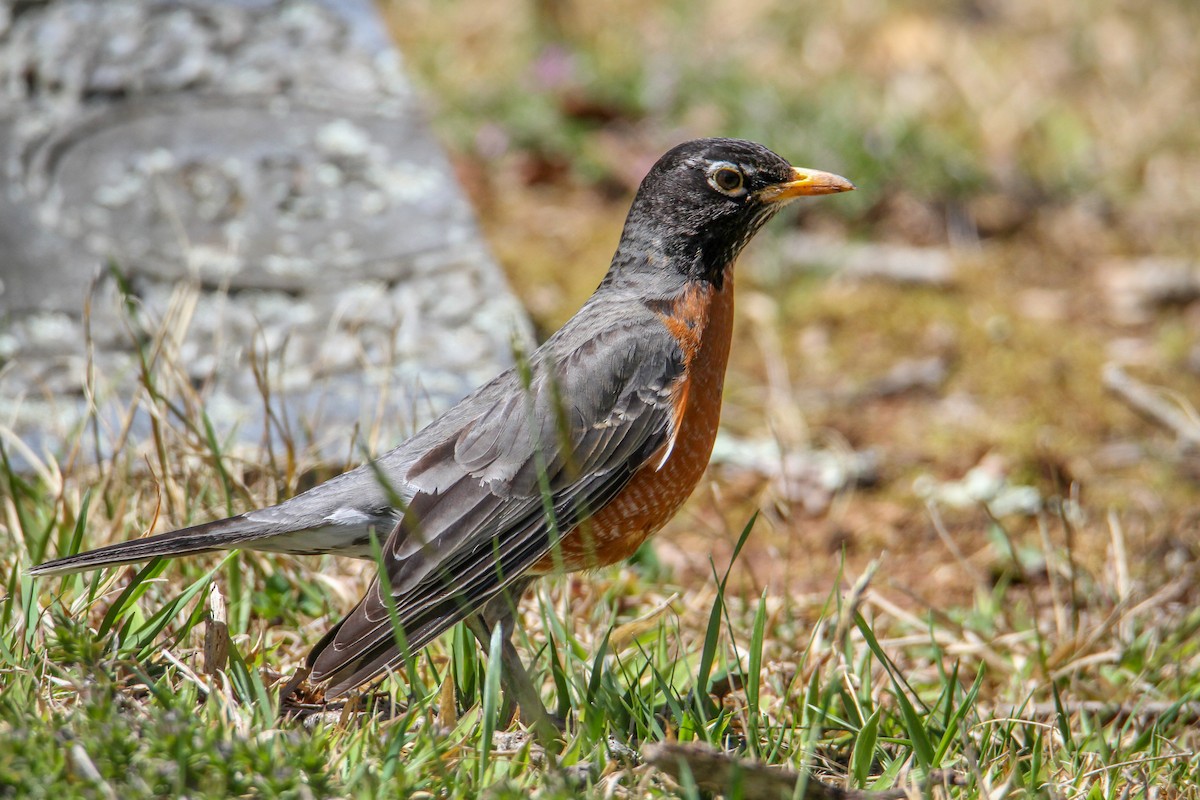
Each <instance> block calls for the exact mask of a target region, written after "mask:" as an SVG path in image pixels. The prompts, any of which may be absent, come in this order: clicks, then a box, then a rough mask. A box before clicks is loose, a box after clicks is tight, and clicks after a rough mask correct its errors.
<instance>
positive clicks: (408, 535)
mask: <svg viewBox="0 0 1200 800" xmlns="http://www.w3.org/2000/svg"><path fill="white" fill-rule="evenodd" d="M853 188H854V186H853V185H852V184H851V183H850V182H849V181H847V180H846V179H845V178H841V177H839V176H837V175H832V174H830V173H827V172H819V171H816V170H809V169H800V168H796V167H793V166H791V165H790V164H789V163H788V162H787V161H785V160H784V159H782V158H780V157H779V156H778V155H776V154H775V153H773V152H771V151H770V150H768V149H767V148H765V147H763V146H761V145H758V144H754V143H752V142H746V141H741V140H737V139H698V140H695V141H690V142H686V143H684V144H681V145H679V146H677V147H675V148H674V149H672V150H671V151H669V152H668V153H666V155H664V156H663V157H662V158H661V159H659V161H658V162H657V163H656V164H655V165H654V167H653V168H651V170H650V172H649V174H647V175H646V177H645V179H644V180H643V181H642V184H641V186H640V187H639V189H638V192H637V195H636V197H635V198H634V200H633V206H632V207H631V208H630V211H629V216H628V218H627V219H626V221H625V228H624V231H623V232H622V234H621V241H620V244H619V245H618V247H617V252H616V255H614V256H613V260H612V264H611V266H610V267H609V270H608V273H607V274H606V275H605V276H604V279H603V280H602V281H601V282H600V285H599V287H598V288H597V289H596V292H595V293H594V294H593V295H592V296H591V297H590V298H589V299H588V301H587V302H586V303H585V304H584V306H583V308H582V309H580V311H579V312H578V313H577V314H575V316H574V317H572V318H571V319H570V320H569V321H568V322H567V323H566V324H565V325H564V326H563V327H562V329H561V330H559V331H558V332H557V333H555V334H554V335H553V336H551V337H550V338H549V340H547V341H546V343H545V344H543V345H542V346H541V347H539V348H538V349H537V350H536V351H534V352H533V353H532V354H531V355H530V356H529V358H528V362H527V364H525V365H524V366H519V367H517V368H514V369H510V370H508V371H507V372H504V373H503V374H501V375H499V376H498V377H497V378H495V379H494V380H492V381H491V382H490V383H487V384H485V385H483V386H481V387H480V388H478V389H476V390H475V391H474V392H472V393H471V394H470V395H468V396H467V397H466V398H465V399H464V400H462V401H461V402H460V403H458V405H456V406H454V407H453V408H451V409H450V410H449V411H447V412H445V413H444V414H442V415H441V416H440V417H438V418H437V419H436V420H434V421H433V422H432V423H431V424H430V425H429V426H428V427H426V428H424V429H423V430H421V431H420V432H419V433H417V434H416V435H415V436H413V437H412V438H411V439H409V440H408V441H406V442H404V443H403V444H401V445H400V446H399V447H396V448H395V449H393V450H391V451H389V452H388V453H386V454H384V455H383V456H380V457H379V458H378V459H376V460H374V461H373V462H370V463H368V464H364V465H363V466H360V467H358V468H357V469H354V470H351V471H350V472H347V473H345V474H343V475H340V476H338V477H336V478H333V479H332V480H329V481H327V482H325V483H323V484H320V485H319V486H316V487H314V488H313V489H310V490H308V491H306V492H304V493H302V494H299V495H296V496H295V497H293V498H292V499H290V500H287V501H285V502H283V503H280V504H279V505H275V506H271V507H269V508H263V509H259V510H257V511H250V512H247V513H245V514H241V515H239V516H236V517H231V518H229V519H223V520H219V521H216V522H208V523H204V524H202V525H196V526H193V527H190V528H184V529H182V530H177V531H172V532H170V533H162V534H158V535H156V536H151V537H148V538H144V539H138V540H135V541H130V542H123V543H120V544H114V545H110V546H108V547H102V548H100V549H97V550H93V551H91V552H86V553H81V554H79V555H74V556H68V557H65V558H60V559H57V560H54V561H48V562H46V563H44V564H41V565H39V566H37V567H35V568H33V569H32V570H31V572H30V574H32V575H51V574H58V573H67V572H76V571H80V570H86V569H94V568H97V567H103V566H107V565H111V564H121V563H127V562H131V561H141V560H145V559H149V558H153V557H155V556H180V555H187V554H191V553H203V552H208V551H211V550H219V549H231V548H249V549H253V550H267V551H271V552H283V553H294V554H301V555H311V554H319V553H335V554H338V555H344V556H355V557H359V558H371V557H372V547H371V538H372V536H373V535H378V536H379V537H380V541H382V566H381V569H382V572H381V574H380V575H377V576H376V578H375V580H374V581H373V582H372V583H371V586H370V588H369V589H368V590H367V593H366V595H365V596H364V597H363V599H362V600H361V601H360V602H359V604H358V605H357V606H356V607H355V608H354V610H352V611H351V612H350V613H349V614H348V615H347V616H346V617H345V618H344V619H342V620H341V621H340V622H339V623H338V624H337V625H335V626H334V627H333V629H332V630H330V631H329V632H328V633H327V634H326V635H325V636H324V638H322V639H321V641H320V642H319V643H318V644H317V645H316V647H315V648H314V649H313V651H312V652H311V654H310V655H309V656H308V666H309V669H310V670H311V673H310V679H311V680H313V681H314V682H324V683H326V684H327V687H328V688H327V692H326V696H327V697H334V696H337V695H339V694H342V693H345V692H347V691H349V690H351V689H354V688H355V687H358V686H360V685H362V684H364V683H366V682H368V681H370V680H372V679H373V678H376V677H378V676H380V675H381V674H383V673H384V672H385V671H387V670H388V669H390V668H393V667H395V666H397V665H398V664H399V663H400V661H401V660H402V658H403V657H404V655H405V654H404V653H402V652H401V650H400V648H399V647H398V645H397V636H396V635H395V631H394V628H393V618H392V615H393V614H394V615H395V618H396V619H397V620H398V621H399V623H400V624H401V626H402V630H403V634H404V641H405V642H406V643H407V647H408V652H415V651H416V650H417V649H418V648H420V647H422V646H424V645H425V644H427V643H428V642H429V641H430V640H432V639H433V638H434V637H436V636H437V635H439V634H440V633H442V632H443V631H445V630H446V629H447V628H449V627H450V626H451V625H453V624H454V623H456V622H458V621H460V620H464V619H467V620H468V621H469V622H470V624H471V625H472V630H473V631H474V632H475V633H476V635H477V636H479V637H480V638H486V637H489V633H488V630H489V628H490V627H491V626H493V625H496V624H499V625H502V626H504V627H503V633H504V643H505V644H504V671H503V673H502V674H503V675H504V677H505V687H506V689H507V690H508V691H509V692H510V696H515V699H516V700H517V702H518V703H519V704H520V706H521V710H522V714H523V715H525V716H526V719H527V720H529V719H531V718H538V721H539V722H540V721H542V720H544V717H542V716H541V715H543V714H544V709H543V707H542V705H541V701H540V698H539V697H538V694H537V691H536V690H535V689H534V688H533V687H532V684H531V683H530V682H529V679H528V677H527V676H526V675H525V673H524V670H523V668H522V667H521V664H520V659H519V658H518V657H517V656H516V653H515V650H514V649H513V648H512V645H511V643H509V636H510V635H511V623H512V619H513V614H514V601H515V600H518V599H519V598H520V596H521V594H522V592H523V590H524V589H525V587H526V586H527V585H528V583H529V582H530V581H531V580H532V579H533V578H535V577H538V576H541V575H546V574H548V573H552V572H558V571H563V570H579V569H587V568H592V567H600V566H604V565H606V564H611V563H614V562H616V561H619V560H621V559H623V558H626V557H627V556H629V555H630V554H632V553H633V552H634V550H636V549H637V548H638V546H639V545H641V544H642V542H644V541H645V540H646V538H647V537H649V536H650V535H651V534H653V533H655V532H656V531H657V530H659V529H660V528H661V527H662V526H663V525H664V524H665V523H666V522H667V521H668V520H669V519H670V518H671V517H672V516H673V515H674V514H675V512H676V511H677V510H678V509H679V507H680V506H681V505H682V504H683V502H684V500H685V499H687V497H688V495H689V494H691V492H692V489H693V488H694V487H695V486H696V484H697V482H698V481H699V480H700V476H701V474H702V473H703V472H704V469H705V467H706V466H707V464H708V459H709V455H710V453H711V452H712V446H713V440H714V438H715V437H716V433H717V421H718V418H719V416H720V411H721V391H722V385H723V382H724V377H725V365H726V362H727V361H728V358H729V348H730V334H731V332H732V328H733V263H734V260H735V259H736V258H737V256H738V253H739V252H740V251H741V249H742V247H743V246H745V244H746V243H747V242H748V241H749V240H750V238H751V237H752V236H753V235H754V234H755V233H756V232H757V231H758V230H759V228H761V227H762V225H763V224H764V223H765V222H766V221H767V220H768V219H770V218H771V217H772V216H773V215H774V214H776V213H777V212H778V211H779V210H780V209H781V208H783V207H784V205H786V204H787V202H788V201H790V200H792V199H793V198H796V197H801V196H804V195H819V194H832V193H834V192H844V191H848V190H851V189H853ZM381 578H382V580H381ZM385 592H386V593H388V594H389V596H388V597H386V598H385V596H384V594H385ZM389 606H391V607H392V608H391V610H389ZM484 645H485V647H486V641H485V642H484Z"/></svg>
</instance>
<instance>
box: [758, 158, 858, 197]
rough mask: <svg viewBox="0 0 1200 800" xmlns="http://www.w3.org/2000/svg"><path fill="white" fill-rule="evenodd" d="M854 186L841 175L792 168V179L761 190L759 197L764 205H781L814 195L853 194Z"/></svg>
mask: <svg viewBox="0 0 1200 800" xmlns="http://www.w3.org/2000/svg"><path fill="white" fill-rule="evenodd" d="M852 191H854V184H853V183H851V182H850V181H848V180H846V179H845V178H843V177H842V176H841V175H834V174H833V173H832V172H821V171H820V170H819V169H804V168H803V167H792V179H791V180H790V181H784V182H783V183H777V184H775V185H774V186H768V187H767V188H765V189H760V190H759V192H758V197H759V199H760V200H762V202H764V203H780V202H783V201H786V200H791V199H793V198H796V197H806V196H809V195H814V194H837V193H838V192H852Z"/></svg>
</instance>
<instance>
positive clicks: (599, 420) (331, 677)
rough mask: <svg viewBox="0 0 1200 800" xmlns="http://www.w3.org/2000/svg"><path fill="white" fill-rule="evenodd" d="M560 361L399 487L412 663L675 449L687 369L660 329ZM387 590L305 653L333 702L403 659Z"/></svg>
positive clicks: (369, 597)
mask: <svg viewBox="0 0 1200 800" xmlns="http://www.w3.org/2000/svg"><path fill="white" fill-rule="evenodd" d="M560 350H561V348H560ZM553 352H554V350H553V349H546V350H543V351H539V353H538V354H537V355H538V356H539V357H540V362H535V367H534V370H533V374H532V376H531V379H530V380H529V381H527V385H525V386H522V384H521V380H520V377H519V376H518V375H517V374H516V373H512V377H511V382H512V385H511V386H509V387H507V389H508V390H507V391H499V392H495V393H493V394H492V398H493V400H492V402H491V403H490V404H488V405H486V406H484V407H482V408H480V409H479V413H472V414H471V415H470V417H469V418H467V419H465V420H462V421H461V424H460V425H458V426H457V427H456V428H455V429H454V430H453V431H451V432H450V434H449V435H448V436H447V437H446V438H445V439H444V440H442V441H441V442H440V443H439V444H438V445H436V446H434V447H432V448H431V449H429V450H427V451H426V452H425V453H424V455H423V456H422V457H421V458H419V459H418V460H417V461H415V462H414V463H413V464H412V465H411V467H410V468H409V470H408V472H407V474H406V475H405V476H404V480H405V482H406V484H407V485H408V486H410V487H412V488H413V489H415V493H414V494H413V496H412V498H411V500H410V501H409V503H408V507H407V508H406V509H405V512H404V516H403V518H402V520H401V521H400V523H399V524H398V525H397V526H396V528H395V529H394V530H393V531H392V533H391V535H390V536H389V537H388V539H387V542H386V543H385V544H384V547H383V559H384V564H383V565H384V569H385V571H386V575H387V584H386V585H387V587H389V588H390V594H391V598H390V600H391V602H392V603H394V605H395V609H396V613H397V615H398V617H399V620H400V623H401V625H402V626H403V630H404V634H405V640H406V642H407V644H408V647H409V649H410V650H411V651H416V650H417V649H418V648H420V647H422V646H423V645H425V644H427V643H428V642H429V641H430V640H431V639H433V638H434V637H436V636H438V635H439V634H440V633H441V632H442V631H444V630H446V629H447V628H449V627H450V626H451V625H453V624H454V623H455V622H458V621H460V620H462V619H464V618H466V617H467V616H468V615H469V614H471V613H473V612H474V611H476V610H478V609H480V608H481V607H482V606H483V605H485V604H486V603H487V602H488V601H489V600H491V599H492V598H493V597H496V596H497V595H498V594H500V593H501V592H502V591H503V590H504V589H505V588H506V587H507V586H508V585H509V584H511V583H513V582H514V581H516V580H518V579H519V578H520V577H521V576H522V575H523V574H524V573H525V572H526V571H528V570H529V568H530V567H531V566H533V564H535V563H537V562H538V561H539V560H540V559H542V558H543V557H544V556H546V555H547V554H548V553H550V552H551V551H552V549H553V547H554V545H555V542H556V541H557V540H558V538H559V536H560V535H562V534H565V533H567V532H569V531H570V530H571V529H572V528H574V527H575V526H576V525H577V524H578V523H579V522H580V521H581V520H583V519H585V518H586V517H587V516H588V515H589V514H590V513H591V512H593V511H595V510H597V509H599V508H601V507H603V506H604V505H605V504H606V503H607V502H608V501H609V500H611V499H612V498H613V497H614V496H616V495H617V494H618V493H619V492H620V491H621V489H623V488H624V487H625V485H626V484H627V483H628V482H629V480H630V478H631V477H632V476H633V474H634V473H635V472H636V471H637V470H638V469H640V468H641V467H642V466H643V465H645V464H646V463H648V462H649V461H650V459H651V457H652V456H653V455H654V453H655V452H656V451H658V450H659V449H660V448H661V447H662V446H663V445H664V444H665V443H666V442H667V441H668V440H669V437H670V435H671V424H672V418H673V417H672V414H673V410H672V407H671V399H672V391H673V389H674V387H675V386H676V384H677V383H678V381H679V380H680V379H681V377H682V375H683V367H684V365H683V355H682V353H681V351H680V349H679V347H678V345H677V344H676V343H675V341H674V340H673V338H672V337H671V336H670V335H669V334H668V333H667V331H666V330H665V328H664V327H663V326H662V325H661V324H660V323H659V322H658V321H657V320H655V319H652V318H647V317H639V318H637V319H632V320H627V321H625V322H623V323H621V324H618V325H614V326H611V327H608V328H606V329H604V330H603V331H601V332H599V333H598V334H596V335H594V336H591V337H590V338H586V339H584V340H583V341H582V342H581V343H580V344H579V345H578V346H577V347H574V348H573V349H570V350H568V351H567V352H566V353H565V354H560V355H559V358H558V360H557V364H555V363H552V360H551V354H552V353H553ZM383 591H384V584H382V583H381V581H380V580H379V578H378V577H376V579H375V581H373V582H372V584H371V586H370V588H369V589H368V590H367V593H366V595H365V596H364V598H363V599H362V601H360V603H359V604H358V606H357V607H356V608H355V609H354V610H353V611H351V612H350V614H348V615H347V616H346V617H345V618H344V619H343V620H342V621H341V622H340V623H338V625H337V626H336V627H335V628H333V629H332V630H331V631H330V632H329V633H328V634H326V636H325V638H324V639H322V640H321V642H320V643H318V644H317V646H316V647H315V648H314V649H313V652H312V653H311V654H310V655H309V659H308V663H309V666H310V668H311V670H312V675H311V677H312V679H313V680H314V681H323V680H325V681H329V683H330V686H329V690H328V694H329V696H335V695H338V694H341V693H343V692H345V691H348V690H350V689H353V688H354V687H356V686H358V685H360V684H362V683H365V682H367V681H369V680H371V679H372V678H374V677H376V676H378V675H379V674H380V673H382V672H383V671H384V670H386V669H387V668H389V667H391V666H393V665H395V664H396V663H397V662H399V660H400V659H401V657H402V655H401V653H400V652H399V650H398V649H397V646H396V642H395V636H394V633H393V630H392V624H391V620H390V616H389V612H388V608H387V606H388V603H387V602H385V598H384V596H383Z"/></svg>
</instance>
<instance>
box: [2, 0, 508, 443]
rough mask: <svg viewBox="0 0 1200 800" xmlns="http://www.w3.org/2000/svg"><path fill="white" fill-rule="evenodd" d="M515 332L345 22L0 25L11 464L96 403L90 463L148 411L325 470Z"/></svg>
mask: <svg viewBox="0 0 1200 800" xmlns="http://www.w3.org/2000/svg"><path fill="white" fill-rule="evenodd" d="M527 330H528V326H527V324H526V322H525V320H524V317H523V314H522V313H521V311H520V309H519V306H518V304H517V303H516V302H515V300H514V299H513V297H512V295H511V293H510V292H509V289H508V287H507V285H506V283H505V281H504V278H503V276H502V274H501V272H500V270H499V269H498V267H497V266H496V264H495V262H494V261H493V260H492V258H491V256H490V255H489V253H488V251H487V249H486V247H485V246H484V245H483V243H482V242H481V240H480V236H479V233H478V231H477V229H476V227H475V224H474V220H473V217H472V213H471V210H470V207H469V205H468V204H467V202H466V200H465V198H464V195H463V193H462V191H461V190H460V188H459V187H458V185H457V184H456V182H455V180H454V177H453V174H452V172H451V169H450V166H449V164H448V163H447V160H446V158H445V155H444V153H443V152H442V150H441V148H440V147H439V146H438V144H437V143H436V142H435V141H434V139H433V138H432V136H431V135H430V132H429V130H428V128H427V126H426V125H425V123H424V121H423V119H422V115H421V111H420V102H419V97H417V96H416V94H415V93H414V91H413V88H412V86H411V84H410V83H409V81H408V79H407V78H406V76H405V73H404V68H403V63H402V61H401V58H400V55H399V53H398V52H397V50H396V49H395V47H394V46H392V45H391V43H390V42H389V41H388V39H387V37H386V32H385V31H384V29H383V26H382V23H381V21H380V19H379V18H378V16H377V13H376V11H375V9H374V7H373V6H372V5H371V4H370V3H369V2H367V0H347V1H346V2H336V1H335V0H327V2H315V1H314V0H308V1H307V2H280V1H279V0H240V2H235V1H234V0H225V1H224V2H222V1H219V0H208V2H165V1H158V2H156V1H154V0H90V1H86V2H85V1H83V0H73V1H72V0H55V1H52V2H46V3H24V2H22V3H16V2H13V1H12V0H0V440H3V441H4V442H5V443H6V444H7V445H8V449H9V451H10V453H11V452H16V453H17V454H18V455H20V453H21V452H22V451H24V452H25V454H26V455H31V454H32V455H37V454H41V453H44V452H50V453H62V452H65V450H66V449H67V447H68V445H69V444H70V443H71V442H72V441H74V439H75V437H77V436H78V434H79V432H80V430H81V429H82V428H83V426H82V421H83V420H85V419H87V418H88V417H89V408H91V404H92V403H93V402H94V403H95V408H96V413H95V414H94V422H93V423H92V424H91V425H90V426H89V429H88V436H87V438H88V441H89V447H91V448H92V452H93V453H95V452H96V451H97V448H96V446H95V445H96V443H97V442H98V443H99V446H98V450H99V452H101V453H102V454H103V453H106V452H108V451H109V450H111V448H112V446H113V443H114V442H117V441H120V437H121V430H122V429H123V427H125V424H126V418H127V417H128V416H130V409H136V410H135V411H134V412H133V413H132V423H131V424H132V433H133V437H132V438H133V439H134V440H135V441H136V440H137V439H138V438H139V437H142V438H144V437H146V436H147V435H148V431H149V423H150V419H149V416H148V415H147V413H146V411H145V409H146V408H147V407H151V406H155V405H157V407H159V408H166V409H168V411H167V416H166V422H167V423H168V424H172V425H182V427H184V428H186V427H187V423H192V424H197V425H198V424H200V422H201V419H200V418H201V417H202V416H204V415H207V417H208V418H209V420H210V421H211V423H212V427H213V429H214V431H215V432H216V434H217V436H218V438H219V439H221V440H222V441H228V442H233V441H240V442H244V443H249V444H254V443H258V442H261V441H262V440H263V436H264V431H266V430H271V431H272V433H273V435H275V436H278V435H280V433H281V431H282V429H283V428H284V427H287V428H288V430H290V435H292V436H293V437H295V438H297V439H298V440H299V441H300V442H301V443H302V444H305V443H312V444H315V445H316V446H317V447H318V448H319V449H320V450H321V451H322V452H325V453H326V454H328V455H333V456H337V457H345V456H346V455H347V454H348V453H350V452H351V441H352V439H354V438H355V436H356V434H355V431H358V434H357V437H358V438H359V439H363V438H365V437H364V436H363V432H364V431H367V430H371V429H373V426H376V424H377V423H379V422H381V421H382V423H383V424H382V427H381V428H374V429H375V430H377V432H378V433H379V435H380V436H379V441H380V443H381V444H389V443H390V442H391V441H395V437H397V436H399V435H402V433H403V432H405V431H408V430H411V429H412V427H413V426H414V425H416V424H419V423H421V422H423V421H425V420H427V419H428V418H429V417H430V416H431V415H432V414H433V413H435V412H436V411H437V410H438V409H440V408H443V407H445V406H446V405H447V404H448V403H449V402H451V401H452V400H454V399H456V398H458V397H460V396H462V395H463V394H465V393H466V392H467V391H468V390H469V389H470V388H472V387H473V386H474V385H476V384H477V383H479V382H481V381H483V380H485V379H487V378H488V377H490V376H491V375H493V374H495V372H497V371H498V370H499V369H501V368H502V367H504V366H506V365H507V364H509V363H510V362H511V352H512V342H513V337H514V335H517V336H525V335H527ZM143 361H148V362H150V363H151V364H152V365H153V368H152V371H153V372H154V374H155V385H156V387H158V390H159V391H161V392H162V393H163V394H164V395H166V396H167V398H168V399H170V400H171V402H170V403H166V402H162V401H159V402H157V404H155V403H149V402H147V399H148V396H149V393H148V391H147V389H146V387H145V386H144V385H143V384H144V383H145V381H144V380H143V379H142V378H141V377H140V376H141V374H142V363H143ZM264 370H265V371H266V374H267V376H268V379H269V383H270V385H271V386H272V394H271V401H270V407H271V409H272V411H273V413H274V417H275V418H274V421H273V422H270V423H268V419H270V415H268V413H267V412H266V411H265V407H266V406H265V405H264V401H263V398H262V394H263V393H262V392H261V390H260V380H259V376H260V375H261V374H262V372H263V371H264ZM172 417H174V419H172ZM356 426H358V427H356ZM18 442H20V443H21V444H17V443H18ZM24 447H28V448H29V450H24Z"/></svg>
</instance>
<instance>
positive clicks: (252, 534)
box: [29, 516, 264, 577]
mask: <svg viewBox="0 0 1200 800" xmlns="http://www.w3.org/2000/svg"><path fill="white" fill-rule="evenodd" d="M263 528H264V526H263V525H262V523H257V522H251V521H249V520H247V519H246V518H245V517H243V516H238V517H230V518H228V519H222V520H217V521H215V522H206V523H204V524H202V525H193V526H192V527H190V528H182V529H180V530H177V531H170V532H169V533H160V534H158V535H156V536H148V537H146V538H145V539H134V540H133V541H129V542H119V543H117V544H110V545H108V546H107V547H101V548H99V549H97V550H89V551H88V552H86V553H80V554H79V555H74V556H66V557H65V558H56V559H54V560H53V561H47V562H45V563H43V564H38V565H37V566H36V567H34V568H33V569H31V570H29V574H30V575H32V576H34V577H37V576H41V575H65V574H67V573H71V572H83V571H85V570H90V569H99V568H100V567H107V566H111V565H113V564H129V563H131V562H134V561H149V560H150V559H152V558H154V557H156V556H168V557H175V556H183V555H192V554H195V553H207V552H209V551H211V550H229V549H232V548H234V547H236V546H237V545H239V544H241V543H242V542H245V541H248V540H250V539H256V538H259V537H260V536H261V535H262V534H263V533H264V531H263Z"/></svg>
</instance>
